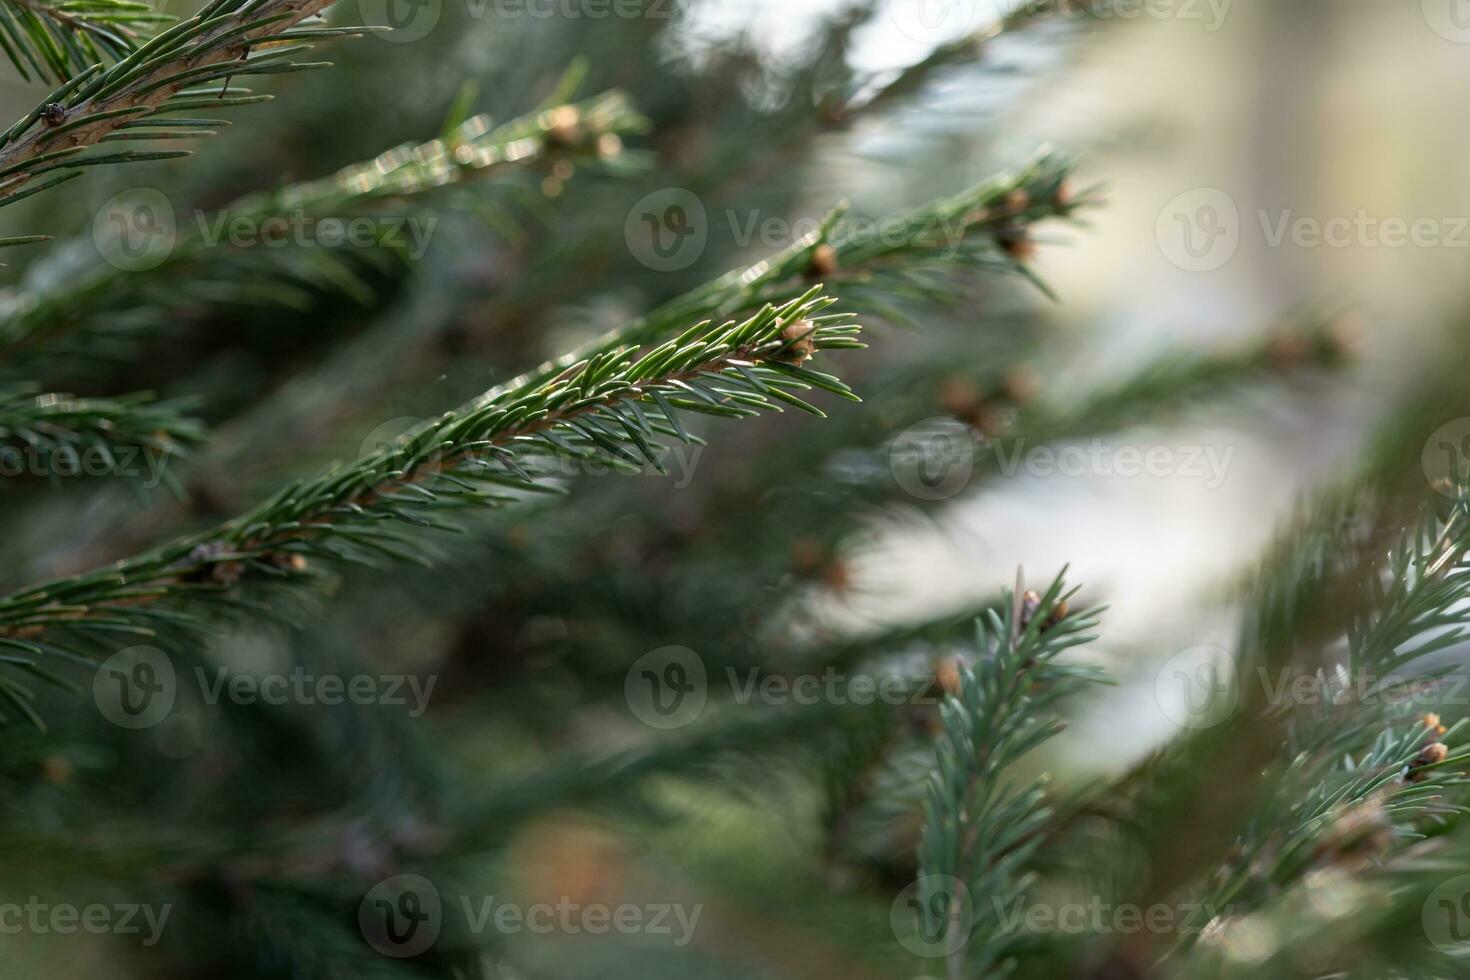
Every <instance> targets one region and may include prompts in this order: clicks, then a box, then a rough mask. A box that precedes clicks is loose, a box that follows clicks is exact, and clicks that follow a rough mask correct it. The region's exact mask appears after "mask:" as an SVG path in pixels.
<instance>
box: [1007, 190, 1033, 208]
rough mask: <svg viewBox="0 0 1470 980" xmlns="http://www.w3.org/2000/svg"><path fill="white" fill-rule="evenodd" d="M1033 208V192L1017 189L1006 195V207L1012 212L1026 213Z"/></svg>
mask: <svg viewBox="0 0 1470 980" xmlns="http://www.w3.org/2000/svg"><path fill="white" fill-rule="evenodd" d="M1030 206H1031V192H1030V191H1028V190H1026V188H1024V187H1017V188H1016V189H1015V190H1013V191H1011V192H1010V193H1009V194H1007V195H1006V207H1007V208H1008V209H1010V210H1011V211H1024V210H1026V209H1027V208H1029V207H1030Z"/></svg>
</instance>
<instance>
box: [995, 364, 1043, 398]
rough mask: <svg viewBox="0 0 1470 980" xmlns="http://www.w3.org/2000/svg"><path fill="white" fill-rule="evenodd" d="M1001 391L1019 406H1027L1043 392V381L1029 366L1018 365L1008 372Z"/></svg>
mask: <svg viewBox="0 0 1470 980" xmlns="http://www.w3.org/2000/svg"><path fill="white" fill-rule="evenodd" d="M1001 390H1002V391H1004V392H1005V395H1006V397H1007V398H1009V399H1010V400H1011V401H1013V402H1015V403H1016V404H1017V405H1025V404H1026V403H1027V402H1029V401H1031V400H1032V399H1034V398H1035V397H1036V395H1037V393H1038V392H1040V391H1041V380H1040V379H1039V378H1038V377H1037V376H1036V371H1035V370H1033V369H1032V368H1031V367H1030V366H1029V365H1026V364H1017V365H1015V366H1014V367H1012V368H1011V369H1010V370H1009V371H1007V372H1006V376H1005V379H1004V381H1002V383H1001Z"/></svg>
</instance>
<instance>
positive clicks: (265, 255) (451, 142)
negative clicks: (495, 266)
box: [0, 91, 645, 377]
mask: <svg viewBox="0 0 1470 980" xmlns="http://www.w3.org/2000/svg"><path fill="white" fill-rule="evenodd" d="M186 121H189V122H199V123H201V124H202V123H211V124H213V123H214V122H221V121H217V120H206V119H199V120H186ZM148 124H151V120H150V119H143V120H140V121H139V122H138V123H128V124H126V125H127V126H130V127H131V126H134V125H148ZM644 126H645V120H644V119H643V118H642V117H641V116H639V115H638V114H637V113H636V112H635V111H633V109H632V108H631V107H630V106H629V105H628V102H627V99H626V97H625V96H623V94H622V93H619V92H615V91H614V92H607V93H604V94H602V95H599V96H597V97H595V98H592V99H588V100H585V101H582V102H578V103H572V104H565V105H556V106H548V107H544V108H542V109H538V110H537V111H535V112H532V113H528V114H527V115H525V116H522V117H520V118H517V119H513V120H510V121H509V122H506V123H503V124H501V125H499V126H494V125H492V124H491V121H490V119H489V118H488V117H486V116H476V117H474V118H472V119H469V120H466V121H464V122H462V123H460V124H458V125H457V126H455V127H453V128H452V129H451V130H450V131H449V132H447V133H445V135H444V136H442V137H440V138H438V139H433V140H428V141H425V142H421V143H407V144H403V145H401V146H398V147H395V148H394V149H391V150H388V151H386V152H385V153H382V154H380V155H379V156H377V157H375V158H374V159H372V160H367V161H364V162H362V163H357V164H353V165H351V166H348V167H345V168H343V169H342V170H340V171H339V172H337V173H336V174H333V175H332V176H330V177H326V178H323V179H320V180H312V181H305V182H302V183H298V184H291V185H287V186H285V187H281V188H276V189H272V190H268V191H261V192H257V193H253V194H248V195H245V196H243V197H241V198H239V199H237V200H236V201H234V202H232V203H230V204H227V205H225V206H224V207H223V208H220V209H218V210H217V211H216V212H214V213H213V214H212V215H210V216H208V217H207V218H206V216H204V215H202V214H200V215H199V220H198V221H197V222H195V223H188V224H181V226H180V233H179V235H178V237H177V239H176V240H175V241H174V243H173V245H172V248H171V250H170V252H169V253H168V255H167V256H166V257H165V258H164V259H163V260H162V261H161V262H160V263H159V264H158V265H156V266H155V267H153V268H150V269H147V270H139V271H127V270H123V269H120V268H118V267H117V266H114V265H108V264H103V263H97V264H95V265H94V266H93V267H91V268H90V269H87V270H85V271H83V272H80V273H77V272H70V271H69V272H68V273H67V274H66V276H65V283H66V288H65V289H59V288H55V287H50V288H40V289H33V290H23V291H21V292H19V293H17V295H16V296H15V297H14V300H13V302H12V305H11V308H10V310H9V312H8V314H7V315H6V316H5V318H4V320H3V323H0V372H4V373H5V374H9V375H18V376H23V377H34V376H37V374H38V372H41V371H43V370H44V368H45V364H46V362H47V361H52V360H56V359H60V360H62V361H64V362H65V363H67V364H68V366H69V368H70V369H72V370H75V365H76V363H77V361H78V359H81V360H83V361H88V360H101V359H109V360H111V359H120V358H121V357H123V356H124V355H126V354H128V353H129V352H130V350H131V348H132V346H133V341H134V340H135V338H136V337H137V336H138V335H139V334H141V333H145V332H147V331H148V330H149V329H150V327H153V326H155V325H156V323H157V322H158V321H162V320H165V319H167V318H168V317H169V316H170V315H171V311H172V310H174V309H177V308H179V307H186V308H192V309H202V310H215V309H219V308H220V307H223V306H229V305H235V304H239V305H271V306H284V307H291V308H295V307H304V306H308V305H310V304H311V302H312V300H313V298H314V296H313V291H321V290H326V291H335V292H343V293H346V294H348V295H349V296H352V297H354V298H356V299H358V300H360V301H366V300H368V299H369V298H370V297H371V295H372V289H371V287H370V286H368V285H367V284H365V283H363V282H362V280H361V277H360V276H359V275H358V272H357V271H356V270H355V268H354V265H353V260H354V259H355V258H358V257H360V256H361V255H362V254H363V250H361V249H356V248H347V247H345V246H344V247H341V248H332V249H327V248H321V249H314V250H311V251H310V252H309V253H307V252H303V250H300V249H286V250H279V249H267V248H263V247H256V248H234V247H230V245H229V242H228V240H227V238H226V240H224V241H220V240H217V239H216V238H214V237H212V236H211V233H210V232H209V231H208V229H215V231H216V233H217V234H218V235H220V236H223V235H224V230H225V229H227V228H228V227H229V226H230V225H232V224H235V223H237V222H241V221H243V222H247V223H248V224H249V225H250V226H253V227H255V228H263V227H265V226H266V225H267V223H268V222H273V221H274V222H278V223H285V222H300V223H301V224H302V225H303V226H306V227H308V228H311V227H315V225H316V223H317V222H319V221H321V220H322V219H326V218H332V219H339V220H347V219H350V218H351V217H353V216H359V215H370V214H373V213H374V212H375V209H377V208H380V207H382V206H384V205H386V204H388V203H390V202H392V203H395V204H399V203H405V204H406V203H412V204H413V206H414V207H415V208H422V209H427V208H428V207H429V206H430V205H432V204H434V203H435V202H436V201H437V202H439V203H441V204H445V205H454V204H456V203H459V202H456V201H455V200H454V199H453V198H452V197H450V196H449V195H451V194H453V193H456V192H462V193H469V192H471V191H472V190H473V191H478V190H479V189H480V188H483V187H484V186H485V185H487V184H489V185H490V186H504V187H511V186H513V185H514V183H515V182H516V181H517V180H519V179H521V178H523V177H530V176H533V175H534V174H535V171H537V170H538V169H540V168H541V167H542V166H543V165H545V164H548V163H555V162H557V161H562V162H563V163H564V164H571V165H574V166H575V165H577V164H581V165H584V166H586V165H589V164H607V165H612V166H618V165H623V164H624V163H625V162H626V161H624V160H623V156H624V154H623V148H622V137H624V136H627V135H629V134H632V133H636V132H639V131H641V130H642V129H643V128H644ZM474 203H475V204H476V205H478V206H481V207H490V206H492V205H491V203H490V202H486V201H483V200H480V199H476V201H475V202H474ZM505 220H506V221H509V220H510V219H509V216H507V218H506V219H505ZM373 250H381V251H384V252H392V251H393V249H392V248H391V246H389V245H388V244H385V243H382V242H378V243H377V244H375V246H374V249H373ZM339 252H340V253H341V254H340V255H339V254H338V253H339ZM308 257H309V258H310V259H311V261H307V259H308ZM403 258H404V261H408V257H407V256H404V257H403ZM184 270H187V272H188V276H187V277H182V276H181V272H182V271H184ZM119 310H126V313H125V315H119V314H118V311H119Z"/></svg>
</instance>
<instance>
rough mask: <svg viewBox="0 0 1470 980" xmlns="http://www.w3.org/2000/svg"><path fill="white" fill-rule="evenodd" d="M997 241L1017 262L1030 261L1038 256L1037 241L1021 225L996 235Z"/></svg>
mask: <svg viewBox="0 0 1470 980" xmlns="http://www.w3.org/2000/svg"><path fill="white" fill-rule="evenodd" d="M996 243H997V244H999V245H1000V247H1001V248H1002V249H1003V250H1004V251H1005V253H1006V254H1007V255H1009V256H1010V257H1011V258H1013V259H1015V260H1016V261H1017V262H1029V261H1031V260H1032V259H1033V258H1035V257H1036V243H1035V242H1034V241H1032V240H1031V238H1030V237H1028V236H1027V234H1026V229H1025V228H1021V227H1015V228H1008V229H1006V230H1004V231H1002V232H1001V233H1000V234H999V235H997V236H996Z"/></svg>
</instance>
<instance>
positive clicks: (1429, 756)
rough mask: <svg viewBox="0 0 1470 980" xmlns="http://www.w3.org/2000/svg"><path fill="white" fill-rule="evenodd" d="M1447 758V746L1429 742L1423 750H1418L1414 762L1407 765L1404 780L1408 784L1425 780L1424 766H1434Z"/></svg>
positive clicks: (1448, 752) (1448, 753)
mask: <svg viewBox="0 0 1470 980" xmlns="http://www.w3.org/2000/svg"><path fill="white" fill-rule="evenodd" d="M1449 757H1450V749H1449V746H1447V745H1445V744H1444V743H1443V742H1430V743H1429V744H1428V745H1426V746H1424V748H1422V749H1420V750H1419V754H1418V755H1416V756H1415V757H1414V761H1413V762H1411V763H1409V768H1408V771H1407V772H1405V773H1404V780H1405V781H1406V782H1410V783H1417V782H1421V781H1423V780H1424V779H1425V778H1426V776H1425V774H1424V771H1423V770H1424V768H1425V767H1426V766H1432V765H1436V764H1438V763H1441V762H1443V761H1444V760H1446V759H1448V758H1449Z"/></svg>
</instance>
